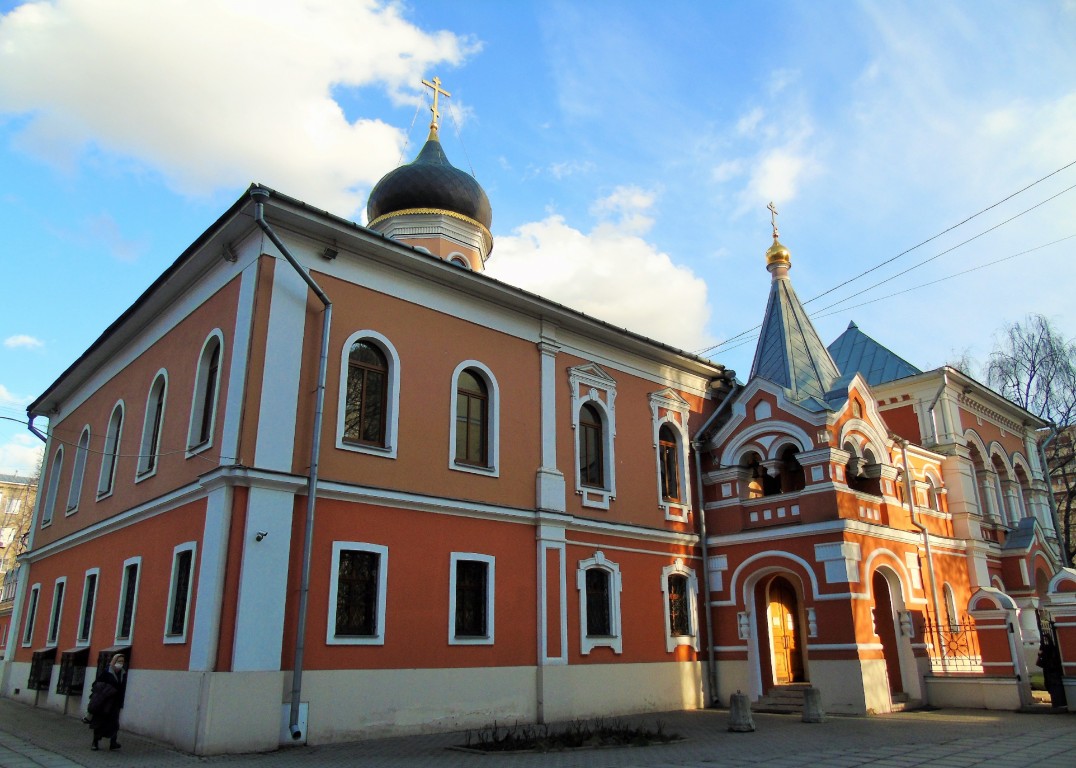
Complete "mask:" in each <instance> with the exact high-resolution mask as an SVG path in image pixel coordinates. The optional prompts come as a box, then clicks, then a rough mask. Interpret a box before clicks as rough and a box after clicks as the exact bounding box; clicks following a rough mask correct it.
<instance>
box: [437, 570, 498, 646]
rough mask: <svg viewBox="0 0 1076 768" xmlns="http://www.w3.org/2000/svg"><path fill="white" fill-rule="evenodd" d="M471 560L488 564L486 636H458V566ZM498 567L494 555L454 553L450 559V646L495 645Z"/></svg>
mask: <svg viewBox="0 0 1076 768" xmlns="http://www.w3.org/2000/svg"><path fill="white" fill-rule="evenodd" d="M464 560H471V561H477V562H480V563H485V564H486V634H485V635H484V636H473V635H465V636H459V635H457V634H456V571H457V569H456V564H457V563H459V562H460V561H464ZM496 566H497V560H496V558H495V557H494V556H493V555H480V554H478V553H477V552H453V553H452V555H451V558H450V565H449V574H448V581H449V583H448V644H449V645H493V642H494V621H493V619H494V615H493V609H494V604H495V603H496V600H495V597H496V578H495V576H496Z"/></svg>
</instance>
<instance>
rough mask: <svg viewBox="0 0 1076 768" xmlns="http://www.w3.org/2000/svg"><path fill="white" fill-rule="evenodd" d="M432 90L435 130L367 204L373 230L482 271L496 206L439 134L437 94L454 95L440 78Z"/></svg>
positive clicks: (427, 83)
mask: <svg viewBox="0 0 1076 768" xmlns="http://www.w3.org/2000/svg"><path fill="white" fill-rule="evenodd" d="M422 84H423V85H425V86H426V87H428V88H431V89H433V106H432V107H430V111H431V112H432V113H433V118H432V120H431V121H430V134H429V136H428V137H427V139H426V143H425V145H423V147H422V149H421V150H420V151H419V153H418V156H417V157H415V159H414V160H412V161H411V162H410V163H408V164H406V165H401V166H400V167H399V168H396V169H395V170H392V171H389V172H388V173H387V174H385V176H383V177H382V179H381V180H380V181H379V182H377V184H375V185H374V188H373V190H371V192H370V199H369V200H368V201H367V203H366V215H367V220H368V221H369V224H367V226H368V227H370V229H373V230H375V231H377V232H380V233H382V234H383V235H385V236H386V237H391V238H393V239H395V240H399V241H400V242H404V243H407V244H408V245H412V246H415V247H416V248H422V249H424V250H426V251H428V252H429V253H431V254H432V255H434V256H437V257H439V258H441V259H444V260H445V261H450V262H453V263H456V264H459V265H460V266H463V267H467V268H470V269H473V270H477V271H481V270H482V269H484V265H485V262H486V259H487V258H489V254H490V252H491V251H492V250H493V235H492V234H491V233H490V226H491V225H492V223H493V210H492V208H490V204H489V198H488V197H486V192H485V190H483V189H482V187H481V185H480V184H479V183H478V182H477V181H476V180H475V178H474V177H473V176H472V175H471V174H469V173H466V172H465V171H462V170H460V169H459V168H456V167H455V166H453V165H452V163H450V162H449V161H448V157H447V156H446V155H445V151H444V149H443V148H442V147H441V141H440V138H439V135H438V131H439V127H440V117H441V115H440V112H439V110H438V97H439V96H446V97H447V96H451V94H450V93H449V92H448V91H446V90H444V89H443V88H441V80H440V78H437V77H435V78H433V80H432V81H429V80H423V81H422Z"/></svg>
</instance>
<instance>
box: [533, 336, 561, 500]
mask: <svg viewBox="0 0 1076 768" xmlns="http://www.w3.org/2000/svg"><path fill="white" fill-rule="evenodd" d="M559 351H560V347H559V346H558V345H557V344H556V329H555V328H553V327H552V326H547V325H545V324H544V323H543V326H542V340H541V341H539V342H538V352H539V353H540V354H541V356H542V362H541V377H542V380H541V387H542V390H541V420H542V421H541V435H542V466H540V467H539V468H538V476H537V479H536V496H537V499H536V506H537V507H538V509H544V510H548V511H550V512H564V511H565V509H566V504H565V487H564V475H563V474H562V473H561V471H560V470H559V469H557V382H556V373H557V366H556V363H557V352H559Z"/></svg>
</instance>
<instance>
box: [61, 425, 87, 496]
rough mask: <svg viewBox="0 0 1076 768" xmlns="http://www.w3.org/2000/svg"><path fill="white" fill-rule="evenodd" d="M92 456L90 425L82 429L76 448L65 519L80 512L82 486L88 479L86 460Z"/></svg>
mask: <svg viewBox="0 0 1076 768" xmlns="http://www.w3.org/2000/svg"><path fill="white" fill-rule="evenodd" d="M89 454H90V425H89V424H87V425H86V426H84V427H83V428H82V434H80V435H79V438H78V445H77V446H76V447H75V461H74V463H73V464H72V465H71V487H70V488H68V489H67V509H65V510H64V517H67V516H68V515H73V514H75V513H76V512H78V503H79V500H80V498H81V496H82V484H83V481H84V480H85V478H86V459H87V457H88V456H89Z"/></svg>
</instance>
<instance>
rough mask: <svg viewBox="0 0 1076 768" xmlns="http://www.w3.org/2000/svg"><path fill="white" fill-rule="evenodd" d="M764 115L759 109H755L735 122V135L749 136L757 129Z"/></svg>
mask: <svg viewBox="0 0 1076 768" xmlns="http://www.w3.org/2000/svg"><path fill="white" fill-rule="evenodd" d="M765 115H766V113H765V112H763V111H762V108H761V107H755V108H754V109H752V110H751V111H750V112H748V113H747V114H746V115H743V116H742V117H741V118H740V119H739V120H737V121H736V133H738V134H740V135H741V136H750V135H751V134H753V133H754V132H755V130H756V129H757V128H758V124H759V123H761V122H762V118H763V117H765Z"/></svg>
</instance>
